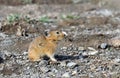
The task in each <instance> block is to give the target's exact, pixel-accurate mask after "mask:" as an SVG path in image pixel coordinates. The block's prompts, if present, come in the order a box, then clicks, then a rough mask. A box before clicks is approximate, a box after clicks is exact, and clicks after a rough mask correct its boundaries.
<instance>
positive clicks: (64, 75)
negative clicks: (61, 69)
mask: <svg viewBox="0 0 120 78" xmlns="http://www.w3.org/2000/svg"><path fill="white" fill-rule="evenodd" d="M62 77H67V78H69V77H70V74H69V72H66V73H64V74H63V75H62Z"/></svg>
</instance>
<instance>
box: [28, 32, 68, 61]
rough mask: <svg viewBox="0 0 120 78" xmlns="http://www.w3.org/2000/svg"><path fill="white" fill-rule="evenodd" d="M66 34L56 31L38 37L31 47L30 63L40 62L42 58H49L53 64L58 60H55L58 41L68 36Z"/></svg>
mask: <svg viewBox="0 0 120 78" xmlns="http://www.w3.org/2000/svg"><path fill="white" fill-rule="evenodd" d="M66 35H67V34H66V32H63V31H60V30H58V31H57V30H54V31H49V32H46V33H45V35H41V36H39V37H36V38H35V39H34V40H33V41H32V42H31V43H30V46H29V49H28V58H29V60H30V61H39V60H40V58H41V57H43V56H45V55H46V56H48V57H49V58H50V59H51V60H52V61H53V62H56V61H57V60H56V59H55V58H54V54H55V49H56V47H57V43H58V41H60V40H62V39H63V38H64V37H65V36H66Z"/></svg>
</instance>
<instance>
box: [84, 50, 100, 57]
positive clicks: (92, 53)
mask: <svg viewBox="0 0 120 78" xmlns="http://www.w3.org/2000/svg"><path fill="white" fill-rule="evenodd" d="M96 54H98V51H87V52H83V53H82V55H83V56H90V55H96Z"/></svg>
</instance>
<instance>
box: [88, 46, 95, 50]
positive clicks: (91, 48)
mask: <svg viewBox="0 0 120 78" xmlns="http://www.w3.org/2000/svg"><path fill="white" fill-rule="evenodd" d="M88 49H89V50H91V51H96V50H95V49H94V48H93V47H88Z"/></svg>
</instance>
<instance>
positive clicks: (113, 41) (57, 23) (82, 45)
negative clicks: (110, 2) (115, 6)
mask: <svg viewBox="0 0 120 78" xmlns="http://www.w3.org/2000/svg"><path fill="white" fill-rule="evenodd" d="M0 14H1V15H0V78H120V49H119V46H120V11H119V10H111V9H109V8H105V7H100V6H97V5H93V4H89V3H84V4H67V5H36V4H31V5H22V6H4V5H2V6H0ZM47 29H50V30H52V29H61V30H63V31H65V32H67V33H68V37H67V38H65V39H64V40H63V41H61V42H60V43H59V44H58V48H57V50H56V55H55V58H56V59H57V60H58V62H57V63H51V61H50V60H49V58H47V57H44V58H43V60H41V61H39V62H30V61H29V60H28V56H27V54H28V52H27V50H28V46H29V44H30V42H31V41H32V40H33V39H34V38H35V37H37V36H39V35H42V34H44V33H43V32H44V31H45V30H47Z"/></svg>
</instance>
